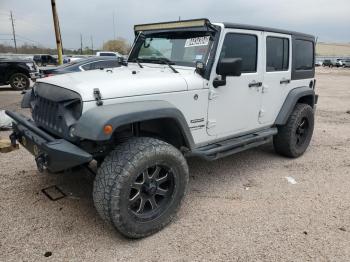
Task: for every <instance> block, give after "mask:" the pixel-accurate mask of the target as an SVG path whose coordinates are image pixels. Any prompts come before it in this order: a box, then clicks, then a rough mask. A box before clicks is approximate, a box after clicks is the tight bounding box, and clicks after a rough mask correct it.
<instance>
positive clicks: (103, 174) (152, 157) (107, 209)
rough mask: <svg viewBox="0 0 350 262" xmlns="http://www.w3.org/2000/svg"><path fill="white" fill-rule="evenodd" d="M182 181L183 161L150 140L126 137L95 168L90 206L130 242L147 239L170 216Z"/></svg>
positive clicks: (168, 147) (176, 153) (175, 152)
mask: <svg viewBox="0 0 350 262" xmlns="http://www.w3.org/2000/svg"><path fill="white" fill-rule="evenodd" d="M187 183H188V167H187V163H186V160H185V158H184V157H183V155H182V154H181V152H180V151H178V150H177V149H176V148H175V147H173V146H172V145H170V144H167V143H165V142H163V141H160V140H158V139H154V138H145V137H144V138H132V139H130V140H128V141H127V142H125V143H124V144H121V145H120V146H118V147H117V148H116V149H115V150H114V151H112V152H111V153H110V154H109V155H108V156H107V157H106V158H105V159H104V162H103V163H102V165H101V167H100V168H99V169H98V172H97V175H96V178H95V181H94V203H95V207H96V209H97V211H98V213H99V214H100V215H101V217H102V218H103V219H104V220H106V221H107V222H109V223H110V224H112V225H113V226H114V227H115V228H116V229H117V230H118V231H119V232H120V233H121V234H123V235H124V236H126V237H130V238H141V237H146V236H149V235H151V234H153V233H155V232H157V231H159V230H161V229H162V228H163V227H164V226H166V225H167V224H168V223H169V222H170V221H171V220H172V218H173V217H174V215H175V214H176V211H177V209H178V207H179V205H180V203H181V200H182V198H183V196H184V194H185V189H186V186H187Z"/></svg>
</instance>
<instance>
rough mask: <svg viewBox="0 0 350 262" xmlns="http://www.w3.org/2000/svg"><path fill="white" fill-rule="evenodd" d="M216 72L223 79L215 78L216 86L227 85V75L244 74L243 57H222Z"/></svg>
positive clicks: (214, 84) (214, 83)
mask: <svg viewBox="0 0 350 262" xmlns="http://www.w3.org/2000/svg"><path fill="white" fill-rule="evenodd" d="M216 73H217V74H218V75H221V79H218V78H216V79H214V81H213V86H214V87H215V88H217V87H219V86H224V85H226V76H240V75H241V74H242V58H222V59H220V60H219V63H218V65H217V67H216Z"/></svg>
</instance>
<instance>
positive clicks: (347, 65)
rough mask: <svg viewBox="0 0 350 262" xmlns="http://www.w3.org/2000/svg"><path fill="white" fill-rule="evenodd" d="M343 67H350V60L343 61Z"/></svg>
mask: <svg viewBox="0 0 350 262" xmlns="http://www.w3.org/2000/svg"><path fill="white" fill-rule="evenodd" d="M343 67H344V68H345V67H350V59H346V60H343Z"/></svg>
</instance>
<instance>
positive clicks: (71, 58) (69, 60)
mask: <svg viewBox="0 0 350 262" xmlns="http://www.w3.org/2000/svg"><path fill="white" fill-rule="evenodd" d="M86 58H88V57H87V56H83V55H74V56H72V55H69V56H65V57H64V58H63V64H69V63H73V62H76V61H79V60H81V59H86Z"/></svg>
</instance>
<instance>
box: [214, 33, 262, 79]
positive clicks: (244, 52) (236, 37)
mask: <svg viewBox="0 0 350 262" xmlns="http://www.w3.org/2000/svg"><path fill="white" fill-rule="evenodd" d="M257 52H258V38H257V37H256V36H255V35H248V34H237V33H229V34H227V35H226V36H225V40H224V44H223V46H222V51H221V54H220V58H242V73H253V72H256V67H257Z"/></svg>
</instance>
